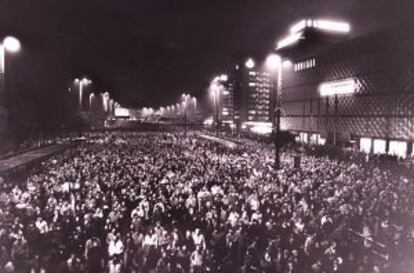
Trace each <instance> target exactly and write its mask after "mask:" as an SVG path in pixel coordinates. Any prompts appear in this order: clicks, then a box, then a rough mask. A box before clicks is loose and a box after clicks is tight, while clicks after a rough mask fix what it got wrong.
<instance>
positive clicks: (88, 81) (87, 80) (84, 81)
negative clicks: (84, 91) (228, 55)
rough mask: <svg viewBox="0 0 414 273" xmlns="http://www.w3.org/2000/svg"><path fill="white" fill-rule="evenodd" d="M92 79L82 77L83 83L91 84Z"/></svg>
mask: <svg viewBox="0 0 414 273" xmlns="http://www.w3.org/2000/svg"><path fill="white" fill-rule="evenodd" d="M91 82H92V81H91V80H89V79H87V78H83V79H82V83H83V84H89V83H91Z"/></svg>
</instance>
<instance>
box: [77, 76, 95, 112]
mask: <svg viewBox="0 0 414 273" xmlns="http://www.w3.org/2000/svg"><path fill="white" fill-rule="evenodd" d="M75 83H76V84H78V85H79V101H78V103H79V105H78V107H79V113H80V112H82V98H83V87H84V85H87V84H90V83H92V81H91V80H89V79H87V78H83V79H82V80H80V79H78V78H76V79H75Z"/></svg>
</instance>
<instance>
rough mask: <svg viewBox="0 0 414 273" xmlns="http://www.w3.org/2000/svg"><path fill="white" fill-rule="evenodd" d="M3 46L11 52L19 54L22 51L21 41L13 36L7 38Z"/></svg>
mask: <svg viewBox="0 0 414 273" xmlns="http://www.w3.org/2000/svg"><path fill="white" fill-rule="evenodd" d="M3 45H4V47H5V48H6V49H7V50H8V51H10V52H17V51H19V50H20V42H19V40H17V39H16V38H15V37H12V36H7V37H6V38H4V40H3Z"/></svg>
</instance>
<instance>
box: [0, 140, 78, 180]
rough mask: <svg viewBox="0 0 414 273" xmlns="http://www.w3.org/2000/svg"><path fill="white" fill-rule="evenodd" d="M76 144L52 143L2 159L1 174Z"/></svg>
mask: <svg viewBox="0 0 414 273" xmlns="http://www.w3.org/2000/svg"><path fill="white" fill-rule="evenodd" d="M74 145H76V144H73V143H70V144H56V145H50V146H46V147H41V148H38V149H34V150H30V151H28V152H23V153H21V154H17V155H14V156H11V157H8V158H6V159H2V160H0V175H1V174H3V173H6V172H8V171H10V170H13V169H16V168H19V167H22V166H24V165H28V164H30V163H33V162H35V161H38V160H41V159H44V158H47V157H49V156H51V155H53V154H55V153H58V152H61V151H63V150H66V149H68V148H71V147H73V146H74Z"/></svg>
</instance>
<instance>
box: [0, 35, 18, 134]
mask: <svg viewBox="0 0 414 273" xmlns="http://www.w3.org/2000/svg"><path fill="white" fill-rule="evenodd" d="M19 50H20V42H19V40H17V39H16V38H14V37H12V36H7V37H6V38H4V39H3V42H2V43H0V126H2V124H1V123H2V121H1V119H2V116H3V117H4V125H6V116H7V110H6V107H5V105H6V103H5V100H4V95H5V94H4V92H5V91H4V90H5V88H4V87H5V73H6V62H5V59H6V51H7V52H10V53H15V52H18V51H19ZM2 129H3V128H1V127H0V131H1V130H2Z"/></svg>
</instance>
